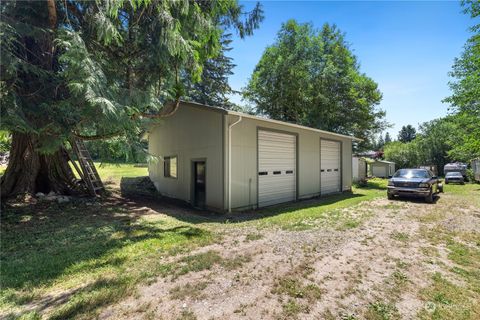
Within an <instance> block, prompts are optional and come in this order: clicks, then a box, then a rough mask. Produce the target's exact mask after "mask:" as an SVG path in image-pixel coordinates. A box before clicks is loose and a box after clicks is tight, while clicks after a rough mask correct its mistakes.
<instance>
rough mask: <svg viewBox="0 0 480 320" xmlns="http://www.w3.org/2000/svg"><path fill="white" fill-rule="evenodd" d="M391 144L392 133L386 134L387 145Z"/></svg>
mask: <svg viewBox="0 0 480 320" xmlns="http://www.w3.org/2000/svg"><path fill="white" fill-rule="evenodd" d="M390 142H392V138H391V137H390V133H389V132H387V133H386V134H385V144H389V143H390Z"/></svg>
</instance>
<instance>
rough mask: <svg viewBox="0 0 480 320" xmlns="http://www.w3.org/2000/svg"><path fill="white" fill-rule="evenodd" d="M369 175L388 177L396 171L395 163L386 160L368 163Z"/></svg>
mask: <svg viewBox="0 0 480 320" xmlns="http://www.w3.org/2000/svg"><path fill="white" fill-rule="evenodd" d="M368 166H369V175H370V176H372V177H377V178H388V177H389V176H392V175H393V174H394V173H395V163H394V162H391V161H385V160H375V161H374V162H371V163H369V164H368Z"/></svg>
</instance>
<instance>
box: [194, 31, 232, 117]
mask: <svg viewBox="0 0 480 320" xmlns="http://www.w3.org/2000/svg"><path fill="white" fill-rule="evenodd" d="M231 42H232V40H231V34H229V33H227V34H223V35H222V38H221V42H220V43H221V48H220V52H219V53H218V55H217V56H216V57H214V58H212V59H208V60H207V61H206V62H205V64H204V66H203V72H202V76H201V79H200V81H198V82H193V81H191V78H190V77H186V79H185V82H186V85H185V87H186V96H187V99H189V100H191V101H195V102H198V103H202V104H206V105H210V106H215V107H222V108H225V109H231V108H232V107H234V105H233V103H231V102H230V101H229V97H228V96H229V95H231V94H234V93H236V91H235V90H233V89H232V88H231V87H230V85H229V84H228V77H229V76H230V75H232V74H233V71H232V70H233V68H235V64H234V63H233V62H232V61H233V58H231V57H228V56H226V53H228V51H230V50H232V48H231V47H230V43H231Z"/></svg>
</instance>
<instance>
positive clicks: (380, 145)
mask: <svg viewBox="0 0 480 320" xmlns="http://www.w3.org/2000/svg"><path fill="white" fill-rule="evenodd" d="M384 145H385V140H383V136H382V135H380V138H378V142H377V150H382V149H383V146H384Z"/></svg>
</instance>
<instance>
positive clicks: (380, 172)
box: [372, 165, 387, 178]
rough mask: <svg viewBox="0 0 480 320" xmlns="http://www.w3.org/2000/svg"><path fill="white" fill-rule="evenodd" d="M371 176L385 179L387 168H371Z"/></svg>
mask: <svg viewBox="0 0 480 320" xmlns="http://www.w3.org/2000/svg"><path fill="white" fill-rule="evenodd" d="M372 174H373V176H375V177H380V178H385V177H386V176H387V168H386V167H385V166H382V165H380V166H379V165H377V166H373V167H372Z"/></svg>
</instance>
